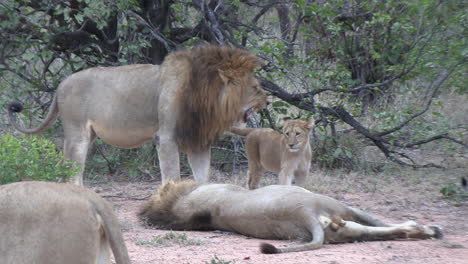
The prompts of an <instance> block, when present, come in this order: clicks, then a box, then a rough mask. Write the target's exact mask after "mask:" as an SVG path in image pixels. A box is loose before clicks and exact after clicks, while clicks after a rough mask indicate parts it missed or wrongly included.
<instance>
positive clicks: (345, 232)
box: [326, 220, 442, 243]
mask: <svg viewBox="0 0 468 264" xmlns="http://www.w3.org/2000/svg"><path fill="white" fill-rule="evenodd" d="M326 236H327V237H326V239H327V242H330V243H343V242H353V241H372V240H393V239H399V238H416V239H428V238H441V237H442V231H441V229H440V228H439V227H437V226H424V225H418V224H416V223H415V222H408V223H407V224H400V225H398V226H389V227H383V226H377V227H376V226H365V225H361V224H358V223H356V222H352V221H343V220H342V222H341V223H338V224H337V223H335V222H333V223H332V224H331V225H330V227H329V229H328V230H327V232H326Z"/></svg>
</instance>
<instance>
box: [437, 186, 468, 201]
mask: <svg viewBox="0 0 468 264" xmlns="http://www.w3.org/2000/svg"><path fill="white" fill-rule="evenodd" d="M440 193H441V194H442V195H443V196H445V197H447V198H453V199H468V192H465V191H464V190H463V188H462V187H461V186H460V185H458V184H455V183H452V184H450V185H447V186H444V187H442V188H440Z"/></svg>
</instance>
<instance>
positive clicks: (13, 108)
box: [8, 102, 23, 113]
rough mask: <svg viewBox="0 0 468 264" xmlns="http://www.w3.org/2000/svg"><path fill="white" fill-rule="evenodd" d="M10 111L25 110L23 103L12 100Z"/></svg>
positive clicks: (9, 106)
mask: <svg viewBox="0 0 468 264" xmlns="http://www.w3.org/2000/svg"><path fill="white" fill-rule="evenodd" d="M8 111H9V112H15V113H19V112H21V111H23V105H22V104H21V103H19V102H12V103H10V104H9V105H8Z"/></svg>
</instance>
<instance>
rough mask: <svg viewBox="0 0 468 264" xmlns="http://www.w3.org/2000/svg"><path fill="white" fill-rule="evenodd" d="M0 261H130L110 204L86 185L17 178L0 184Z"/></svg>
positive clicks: (41, 262) (51, 263)
mask: <svg viewBox="0 0 468 264" xmlns="http://www.w3.org/2000/svg"><path fill="white" fill-rule="evenodd" d="M0 219H2V223H1V225H0V234H1V235H0V256H2V257H1V258H2V261H3V262H2V263H37V264H55V263H57V264H59V263H70V264H75V263H76V264H79V263H110V251H109V249H110V248H111V249H112V253H113V254H114V258H115V260H116V263H130V260H129V257H128V253H127V248H126V246H125V244H124V240H123V237H122V233H121V231H120V225H119V223H118V221H117V218H116V216H115V215H114V213H113V211H112V208H111V207H110V205H109V204H107V202H106V201H104V200H103V199H102V198H100V197H99V196H98V195H97V194H95V193H94V192H92V191H91V190H87V189H84V188H82V187H79V186H75V185H70V184H57V183H46V182H22V183H13V184H8V185H4V186H1V187H0Z"/></svg>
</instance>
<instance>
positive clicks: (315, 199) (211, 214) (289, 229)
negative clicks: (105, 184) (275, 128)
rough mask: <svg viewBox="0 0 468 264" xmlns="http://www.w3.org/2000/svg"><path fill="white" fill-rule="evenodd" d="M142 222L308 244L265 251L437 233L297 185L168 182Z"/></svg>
mask: <svg viewBox="0 0 468 264" xmlns="http://www.w3.org/2000/svg"><path fill="white" fill-rule="evenodd" d="M139 217H140V219H141V220H142V221H144V222H146V223H148V224H150V225H154V226H157V227H159V228H167V229H176V230H225V231H232V232H237V233H240V234H243V235H247V236H252V237H256V238H263V239H304V240H306V241H309V242H307V243H306V244H303V245H299V246H291V247H287V248H281V249H280V248H276V247H275V246H273V245H271V244H267V243H263V244H262V245H261V251H262V252H263V253H267V254H273V253H284V252H297V251H304V250H312V249H317V248H320V247H321V246H322V244H324V243H344V242H353V241H370V240H391V239H404V238H414V239H429V238H441V237H442V232H441V230H440V228H439V227H436V226H424V225H419V224H417V223H415V222H413V221H408V222H405V223H402V224H387V223H384V222H382V221H380V220H378V219H376V218H374V217H372V216H370V215H368V214H367V213H365V212H363V211H361V210H358V209H354V208H351V207H348V206H346V205H344V204H343V203H341V202H339V201H337V200H335V199H332V198H330V197H327V196H323V195H319V194H315V193H312V192H310V191H308V190H306V189H304V188H301V187H298V186H288V185H269V186H266V187H263V188H259V189H255V190H247V189H245V188H242V187H240V186H236V185H231V184H205V185H200V184H198V183H195V182H193V181H185V182H178V183H173V182H166V183H165V184H163V185H162V186H161V187H160V188H159V189H158V191H157V192H156V193H155V194H154V195H153V196H152V197H151V198H150V199H149V200H148V201H147V202H146V203H145V204H144V205H143V207H142V208H141V209H140V212H139Z"/></svg>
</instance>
